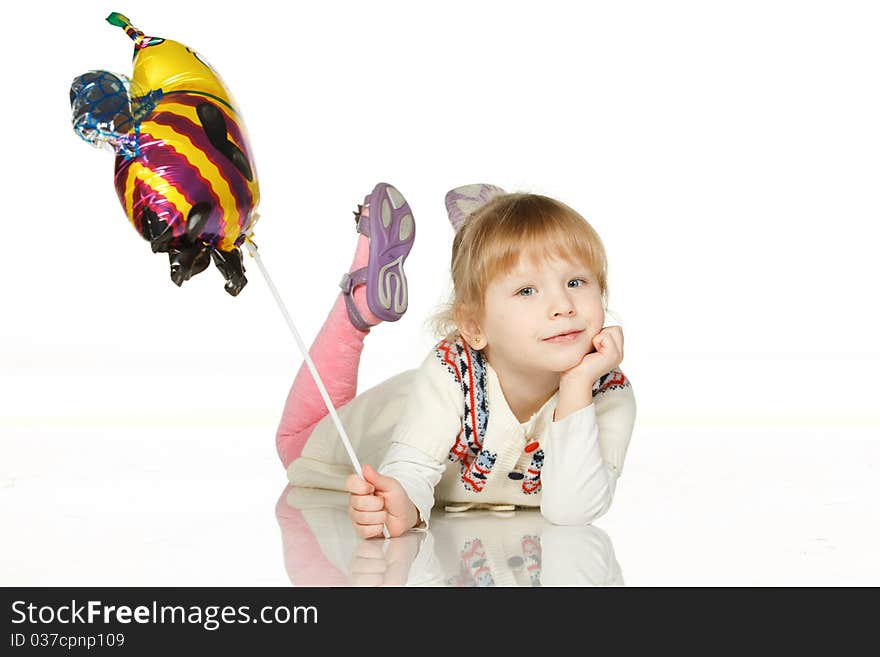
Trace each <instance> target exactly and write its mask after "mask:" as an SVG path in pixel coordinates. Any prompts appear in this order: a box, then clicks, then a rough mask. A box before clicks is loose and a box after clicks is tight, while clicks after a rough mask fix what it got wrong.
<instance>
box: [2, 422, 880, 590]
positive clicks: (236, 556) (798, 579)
mask: <svg viewBox="0 0 880 657" xmlns="http://www.w3.org/2000/svg"><path fill="white" fill-rule="evenodd" d="M878 438H880V436H878V428H877V427H863V428H858V427H846V428H841V429H833V428H810V429H803V428H786V427H768V428H736V429H732V428H717V427H716V428H712V427H706V428H702V429H700V428H692V427H689V428H687V429H681V430H675V429H669V428H663V429H661V428H652V427H639V426H638V425H637V427H636V433H635V434H634V436H633V442H632V445H631V448H630V452H629V455H628V458H627V463H626V467H625V471H624V475H623V477H622V479H621V480H620V482H619V484H618V491H617V498H616V500H615V503H614V505H613V507H612V509H611V511H610V512H609V513H608V515H606V516H605V517H603V518H601V519H599V520H598V521H597V522H596V523H595V525H596V526H595V527H588V528H555V527H553V526H551V525H548V524H547V523H545V522H544V521H543V519H542V518H540V516H539V515H538V514H536V513H534V512H529V511H517V512H515V514H513V517H497V516H494V515H493V514H491V513H488V512H469V513H468V514H467V515H466V516H465V517H450V516H451V514H443V513H438V514H436V518H435V521H434V523H433V524H432V528H431V530H430V531H429V532H428V534H427V535H418V536H413V537H409V538H406V539H404V540H401V539H395V540H394V541H391V542H390V543H388V544H384V545H383V544H382V542H381V541H380V542H379V543H378V548H377V543H376V542H375V541H374V542H371V543H369V544H361V543H360V542H359V541H357V540H356V539H355V538H354V535H353V533H352V532H351V531H350V528H349V527H348V526H347V524H346V519H345V516H344V510H343V509H344V507H343V504H344V500H342V501H341V500H340V498H339V496H335V495H333V494H322V493H321V492H317V493H316V492H314V491H303V490H295V489H294V490H293V491H292V494H291V492H290V491H288V490H287V489H286V482H285V479H284V474H283V471H282V468H281V466H280V464H279V463H278V462H277V461H276V460H275V455H274V450H273V446H272V442H273V428H272V427H271V426H255V427H250V428H248V427H236V428H231V429H217V428H179V429H174V428H168V427H161V426H156V427H152V428H138V429H132V428H120V427H116V428H114V427H105V428H84V427H82V428H70V427H65V426H59V427H57V428H54V429H53V428H51V427H45V426H44V427H35V428H21V427H19V428H10V427H4V429H3V435H2V437H0V454H2V460H0V528H2V530H0V531H2V537H3V538H2V542H0V552H2V559H0V585H3V586H54V585H59V586H68V585H87V586H105V585H106V586H138V585H156V586H199V585H204V586H221V585H232V586H250V585H254V586H263V585H269V586H274V585H281V586H285V585H324V584H334V585H339V584H352V585H364V584H366V585H370V584H383V583H384V584H404V583H408V584H431V585H465V586H467V585H475V584H477V585H479V584H497V585H532V584H534V583H537V581H540V582H541V583H542V584H544V585H548V584H551V585H552V584H577V585H582V584H583V585H586V584H624V585H627V586H658V585H663V586H691V585H694V586H715V585H732V586H741V585H766V586H778V585H794V586H806V585H819V586H830V585H844V586H861V585H872V586H877V585H880V556H878V555H880V480H878V463H880V440H878ZM310 564H311V567H310Z"/></svg>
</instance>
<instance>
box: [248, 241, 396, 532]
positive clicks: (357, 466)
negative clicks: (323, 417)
mask: <svg viewBox="0 0 880 657" xmlns="http://www.w3.org/2000/svg"><path fill="white" fill-rule="evenodd" d="M245 245H246V246H247V250H248V253H249V254H250V255H251V256H253V258H254V259H255V260H256V261H257V266H258V267H259V268H260V271H261V272H263V278H265V279H266V283H267V284H268V285H269V289H270V290H271V291H272V296H274V297H275V301H276V302H277V303H278V308H279V309H280V310H281V314H282V315H284V319H285V320H287V326H288V327H289V328H290V332H291V333H293V337H294V339H295V340H296V344H297V346H298V347H299V350H300V351H301V352H302V355H303V358H305V361H306V365H308V368H309V371H310V372H311V373H312V378H313V379H314V380H315V384H316V385H317V386H318V390H319V391H320V392H321V397H323V398H324V404H325V405H326V406H327V410H328V411H329V412H330V417H331V418H333V423H334V424H335V425H336V430H337V431H338V432H339V437H340V438H342V444H343V445H344V446H345V451H346V452H348V458H349V459H351V464H352V465H353V466H354V469H355V472H357V474H358V477H360V478H361V479H363V478H364V472H363V470H362V469H361V464H360V461H358V458H357V455H356V454H355V453H354V449H352V446H351V442H350V441H349V439H348V434H347V433H345V428H344V427H343V426H342V422H341V421H340V419H339V415H338V414H337V413H336V408H335V407H334V406H333V401H332V400H331V399H330V395H329V394H327V388H325V387H324V382H323V381H322V380H321V376H320V374H318V370H317V369H315V363H314V362H312V357H311V356H310V355H309V350H308V349H306V345H305V344H304V343H303V341H302V338H301V337H299V331H297V330H296V325H295V324H294V323H293V319H291V317H290V313H288V312H287V307H286V306H285V305H284V302H283V301H282V300H281V295H280V294H278V290H277V289H276V288H275V285H274V284H273V283H272V278H271V277H270V276H269V272H268V271H266V267H265V266H264V265H263V261H262V260H261V259H260V254H259V252H258V251H257V245H256V244H254V243H253V242H252V241H251V240H250V239H247V240H246V241H245ZM365 481H366V480H365ZM382 535H383V536H384V537H385V538H389V537H390V534H389V533H388V527H386V526H384V525H383V526H382Z"/></svg>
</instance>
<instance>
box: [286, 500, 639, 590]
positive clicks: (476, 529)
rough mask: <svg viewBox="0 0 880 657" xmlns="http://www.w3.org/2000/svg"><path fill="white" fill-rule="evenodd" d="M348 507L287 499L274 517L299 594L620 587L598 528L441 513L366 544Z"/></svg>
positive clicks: (502, 515) (533, 513)
mask: <svg viewBox="0 0 880 657" xmlns="http://www.w3.org/2000/svg"><path fill="white" fill-rule="evenodd" d="M347 502H348V495H347V494H346V493H341V492H337V491H328V490H319V489H314V488H299V487H295V486H291V487H289V488H286V489H285V490H284V491H283V492H282V494H281V496H280V497H279V499H278V503H277V505H276V509H275V510H276V517H277V518H278V524H279V526H280V528H281V540H282V543H283V547H284V561H285V567H286V569H287V575H288V577H290V581H291V583H292V584H293V585H294V586H614V585H623V575H622V573H621V569H620V565H619V564H618V563H617V560H616V558H615V556H614V548H613V546H612V544H611V539H610V538H609V537H608V535H607V534H606V533H605V532H603V531H602V530H601V529H599V528H598V527H593V526H590V525H588V526H584V527H561V526H557V525H552V524H550V523H549V522H547V521H546V520H544V518H543V517H542V516H541V514H540V513H539V512H538V511H537V510H536V509H517V510H516V511H507V512H492V511H478V510H473V511H467V512H465V513H444V512H443V511H439V510H435V511H434V512H433V513H432V517H431V525H430V529H428V530H422V531H411V532H408V533H406V534H404V535H403V536H399V537H397V538H393V539H387V540H383V539H369V540H363V539H361V538H359V537H358V536H357V534H356V533H355V531H354V529H353V527H352V525H351V521H350V520H349V517H348V514H347V511H346V508H347Z"/></svg>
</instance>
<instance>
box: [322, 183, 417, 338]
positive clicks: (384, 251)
mask: <svg viewBox="0 0 880 657" xmlns="http://www.w3.org/2000/svg"><path fill="white" fill-rule="evenodd" d="M363 207H367V208H369V216H363V215H362V214H361V213H360V210H362V209H363ZM355 221H356V222H357V231H358V232H359V233H361V234H362V235H366V236H367V237H368V238H369V239H370V256H369V260H368V261H367V266H366V267H361V268H360V269H356V270H355V271H352V272H349V273H347V274H345V275H344V276H343V277H342V281H340V283H339V287H340V288H342V294H343V296H344V297H345V306H346V308H347V309H348V316H349V318H350V319H351V323H352V324H354V326H355V327H357V328H358V329H360V330H361V331H366V330H368V329H369V328H370V327H371V326H373V324H369V323H367V321H366V320H365V319H364V318H363V317H362V316H361V314H360V313H359V312H358V309H357V306H355V304H354V298H353V297H352V294H351V293H352V291H353V290H354V288H356V287H357V286H358V285H366V286H367V306H368V307H369V308H370V312H372V313H373V314H374V315H375V316H376V317H378V318H379V319H381V320H383V321H386V322H396V321H397V320H398V319H400V318H401V317H402V316H403V313H405V312H406V308H407V302H408V296H407V286H406V274H404V273H403V262H404V260H406V257H407V256H408V255H409V252H410V249H412V245H413V241H414V240H415V236H416V224H415V220H414V219H413V215H412V210H410V207H409V204H408V203H407V202H406V199H405V198H403V195H402V194H401V193H400V192H399V191H397V189H395V188H394V187H392V186H391V185H389V184H388V183H379V184H378V185H376V186H375V187H374V188H373V191H372V193H370V194H368V195H367V196H366V197H365V198H364V205H363V206H362V207H361V208H359V212H357V213H355Z"/></svg>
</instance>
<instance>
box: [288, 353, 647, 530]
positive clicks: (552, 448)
mask: <svg viewBox="0 0 880 657" xmlns="http://www.w3.org/2000/svg"><path fill="white" fill-rule="evenodd" d="M557 399H558V392H557V393H556V394H554V395H553V397H551V398H550V399H549V400H547V402H546V403H545V404H544V405H543V406H542V407H541V408H540V409H539V410H538V411H537V412H536V413H535V414H534V415H532V417H531V418H530V419H529V420H528V421H527V422H522V423H521V422H519V421H518V420H517V419H516V416H515V415H514V414H513V412H512V411H511V410H510V407H509V406H508V404H507V401H506V399H505V397H504V393H503V391H502V389H501V383H500V381H499V379H498V375H497V373H496V372H495V371H494V369H493V368H492V367H491V365H490V364H489V363H488V361H487V360H486V359H485V357H484V356H483V354H482V353H481V352H478V351H474V350H472V349H470V347H468V346H467V344H466V343H464V342H463V341H461V340H460V339H459V340H458V341H456V342H446V341H441V342H440V343H439V344H438V345H436V346H435V348H434V349H432V350H431V352H430V353H429V354H428V355H427V357H426V358H425V359H424V361H423V362H422V364H421V366H420V367H419V368H418V369H416V370H409V371H407V372H403V373H402V374H399V375H397V376H396V377H393V378H392V379H389V380H387V381H385V382H383V383H381V384H379V385H378V386H375V387H374V388H371V389H370V390H367V391H365V392H363V393H362V394H360V395H358V396H357V397H355V399H353V400H352V401H351V402H349V403H348V404H346V405H344V406H342V407H340V409H338V412H339V415H340V419H341V420H342V422H343V425H344V426H345V427H346V432H347V433H348V435H349V438H350V439H351V442H352V445H353V447H354V449H355V451H356V452H357V453H358V456H359V458H360V459H361V461H362V462H363V463H376V462H379V460H380V459H381V465H380V466H379V468H378V470H379V471H380V472H381V473H382V474H385V475H388V476H391V477H394V478H395V479H397V480H398V481H399V482H400V483H401V485H402V486H403V487H404V489H405V490H406V492H407V494H408V495H409V497H410V499H411V500H412V501H413V503H414V504H415V505H416V507H417V508H418V509H419V513H420V515H421V517H422V520H423V521H424V522H425V523H427V522H429V519H430V511H431V508H432V507H433V506H434V503H435V500H437V501H442V502H446V503H453V504H465V505H478V506H484V505H488V506H496V505H517V506H532V507H537V506H540V508H541V512H542V514H543V515H544V516H545V517H546V518H547V519H548V520H549V521H550V522H553V523H556V524H587V523H589V522H592V521H593V520H594V519H595V518H597V517H599V516H600V515H602V514H603V513H605V512H606V511H607V510H608V508H609V506H610V505H611V501H612V499H613V496H614V490H615V487H616V482H617V478H618V477H619V476H620V474H621V473H622V471H623V463H624V459H625V457H626V451H627V447H628V445H629V441H630V436H631V435H632V430H633V426H634V423H635V413H636V405H635V398H634V396H633V392H632V387H631V385H630V383H629V381H628V380H627V379H626V377H625V376H624V375H623V373H622V372H620V371H619V370H616V369H615V370H612V371H611V372H609V373H608V374H606V375H604V376H602V377H600V378H599V380H598V381H596V383H595V385H594V386H593V403H592V404H590V405H589V406H586V407H585V408H582V409H580V410H579V411H576V412H574V413H572V414H570V415H568V416H567V417H565V418H563V419H562V420H561V421H559V422H553V412H554V410H555V409H556V402H557ZM352 471H353V469H352V467H351V465H350V463H349V460H348V456H347V453H346V451H345V449H344V447H343V445H342V441H341V440H340V439H339V437H338V435H337V432H336V429H335V427H334V426H333V424H332V422H331V421H330V418H329V417H325V418H324V419H323V420H321V422H319V423H318V424H317V425H316V427H315V429H314V431H313V432H312V434H311V436H310V437H309V439H308V441H307V442H306V445H305V446H304V448H303V452H302V454H301V456H300V458H298V459H296V460H295V461H294V462H293V463H291V464H290V467H289V468H288V477H289V479H290V481H291V482H292V483H293V484H295V485H299V486H310V487H316V488H329V489H333V490H344V483H343V482H344V479H345V477H346V476H347V475H348V474H350V473H351V472H352ZM452 508H456V507H452ZM457 508H461V507H457ZM465 508H466V507H465Z"/></svg>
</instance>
